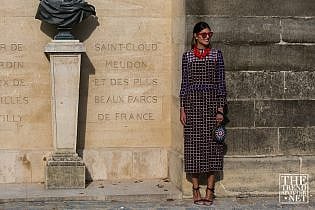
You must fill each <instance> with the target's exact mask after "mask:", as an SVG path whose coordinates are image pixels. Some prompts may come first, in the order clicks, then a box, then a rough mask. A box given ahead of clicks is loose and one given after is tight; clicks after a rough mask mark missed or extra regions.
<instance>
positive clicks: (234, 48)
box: [213, 43, 315, 71]
mask: <svg viewBox="0 0 315 210" xmlns="http://www.w3.org/2000/svg"><path fill="white" fill-rule="evenodd" d="M213 46H214V47H216V48H221V49H222V52H223V56H224V60H225V67H226V69H227V70H240V71H244V70H250V71H261V70H271V71H293V70H296V71H314V70H315V67H314V66H315V65H314V63H315V60H314V53H315V46H314V45H278V44H277V45H256V46H252V45H224V44H222V43H221V44H220V43H213Z"/></svg>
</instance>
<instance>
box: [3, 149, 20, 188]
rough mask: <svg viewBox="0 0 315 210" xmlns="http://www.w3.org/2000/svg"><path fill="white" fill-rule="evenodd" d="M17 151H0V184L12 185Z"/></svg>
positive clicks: (14, 177)
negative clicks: (0, 161)
mask: <svg viewBox="0 0 315 210" xmlns="http://www.w3.org/2000/svg"><path fill="white" fill-rule="evenodd" d="M18 154H19V152H18V151H3V150H2V151H1V153H0V159H1V160H2V163H1V164H0V183H14V182H15V180H16V167H15V165H16V160H17V157H18Z"/></svg>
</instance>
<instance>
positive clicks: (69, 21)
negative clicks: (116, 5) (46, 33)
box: [35, 0, 96, 39]
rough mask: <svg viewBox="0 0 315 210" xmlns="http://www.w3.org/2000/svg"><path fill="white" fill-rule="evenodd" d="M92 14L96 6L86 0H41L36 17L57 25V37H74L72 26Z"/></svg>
mask: <svg viewBox="0 0 315 210" xmlns="http://www.w3.org/2000/svg"><path fill="white" fill-rule="evenodd" d="M91 15H96V12H95V7H94V6H93V5H90V4H88V3H87V2H85V1H84V0H40V3H39V6H38V9H37V13H36V16H35V18H36V19H39V20H42V21H44V22H46V23H49V24H52V25H56V26H57V29H58V30H59V34H57V35H56V36H55V39H74V37H73V36H72V35H71V33H70V31H71V29H72V27H73V26H74V25H75V24H78V23H80V22H81V21H82V20H84V19H85V18H87V17H89V16H91Z"/></svg>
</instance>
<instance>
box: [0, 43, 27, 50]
mask: <svg viewBox="0 0 315 210" xmlns="http://www.w3.org/2000/svg"><path fill="white" fill-rule="evenodd" d="M23 49H24V47H23V44H22V43H9V44H7V43H1V42H0V52H9V51H11V52H12V51H13V52H14V51H23Z"/></svg>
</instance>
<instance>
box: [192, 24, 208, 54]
mask: <svg viewBox="0 0 315 210" xmlns="http://www.w3.org/2000/svg"><path fill="white" fill-rule="evenodd" d="M205 28H208V29H209V30H210V31H211V28H210V26H209V25H208V23H206V22H202V21H201V22H199V23H196V25H195V26H194V30H193V34H192V39H191V49H193V48H194V46H195V45H196V44H197V43H196V38H195V37H194V35H195V34H197V33H199V32H200V31H202V30H203V29H205ZM208 47H210V44H209V46H208Z"/></svg>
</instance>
